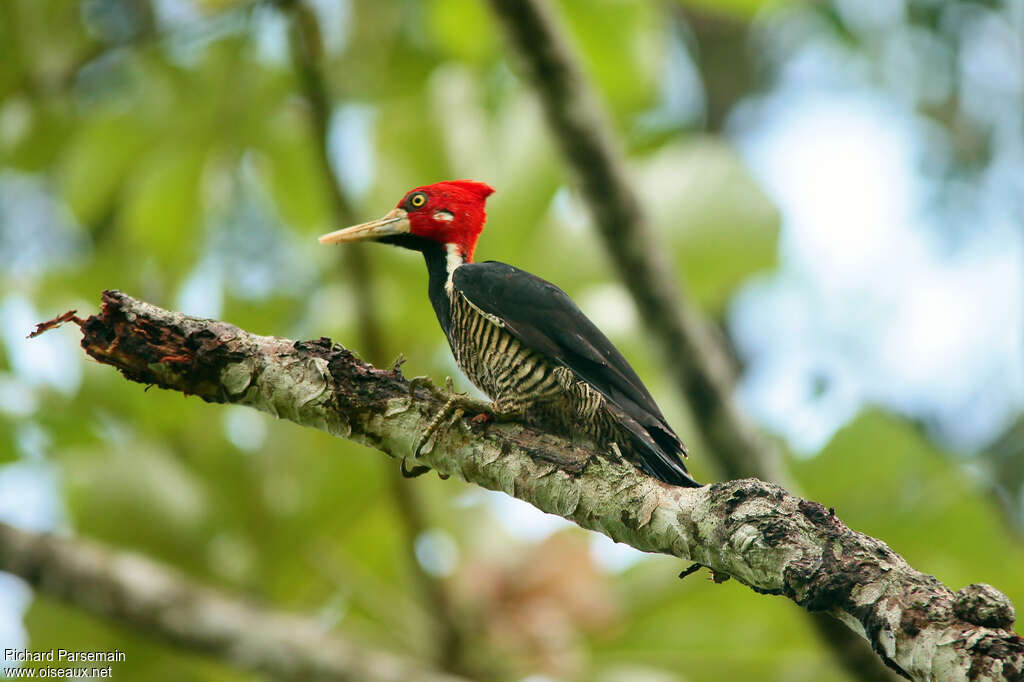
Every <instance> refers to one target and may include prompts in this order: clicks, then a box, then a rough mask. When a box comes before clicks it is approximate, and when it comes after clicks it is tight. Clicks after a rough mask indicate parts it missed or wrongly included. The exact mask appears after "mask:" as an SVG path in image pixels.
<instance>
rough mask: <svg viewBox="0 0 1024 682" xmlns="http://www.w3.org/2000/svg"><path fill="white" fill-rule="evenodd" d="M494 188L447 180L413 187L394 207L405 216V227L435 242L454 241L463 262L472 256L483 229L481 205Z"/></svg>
mask: <svg viewBox="0 0 1024 682" xmlns="http://www.w3.org/2000/svg"><path fill="white" fill-rule="evenodd" d="M491 194H494V188H493V187H491V186H490V185H486V184H484V183H482V182H473V181H472V180H449V181H447V182H438V183H435V184H433V185H424V186H423V187H417V188H416V189H414V190H411V191H410V192H409V193H408V194H406V195H405V196H404V197H403V198H402V200H401V201H400V202H398V206H397V208H399V209H401V210H404V211H405V212H406V213H407V214H408V216H409V226H410V229H409V231H410V232H411V233H412V234H414V235H416V236H418V237H423V238H424V239H430V240H431V241H435V242H438V243H439V244H457V245H458V246H459V249H460V251H461V252H462V255H463V257H464V258H465V259H466V262H471V261H472V260H473V251H474V250H475V249H476V240H477V239H478V238H479V237H480V233H481V232H482V231H483V229H484V222H486V221H487V212H486V211H485V210H484V205H485V204H486V202H487V197H489V196H490V195H491Z"/></svg>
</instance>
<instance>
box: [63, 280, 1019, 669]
mask: <svg viewBox="0 0 1024 682" xmlns="http://www.w3.org/2000/svg"><path fill="white" fill-rule="evenodd" d="M62 318H63V319H68V320H73V321H75V322H77V323H78V324H79V325H80V327H81V330H82V334H83V339H82V347H83V348H84V349H85V351H86V352H87V353H88V354H89V355H91V356H92V357H93V358H95V359H96V360H98V361H99V362H101V363H104V364H109V365H112V366H114V367H116V368H118V369H119V370H120V371H121V372H122V373H123V374H124V375H125V376H126V377H127V378H129V379H131V380H133V381H138V382H141V383H144V384H153V385H156V386H159V387H161V388H167V389H172V390H177V391H181V392H184V393H186V394H193V395H197V396H198V397H200V398H202V399H203V400H206V401H208V402H216V403H234V404H240V405H247V406H250V407H253V408H255V409H259V410H262V411H265V412H268V413H270V414H273V415H275V416H278V417H282V418H285V419H289V420H291V421H294V422H296V423H298V424H302V425H305V426H311V427H314V428H318V429H321V430H323V431H326V432H328V433H331V434H333V435H335V436H339V437H342V438H349V439H351V440H355V441H357V442H361V443H364V444H366V445H369V446H370V447H373V448H376V449H378V450H380V451H382V452H384V453H386V454H389V455H391V456H392V457H408V458H412V457H413V450H414V447H415V444H416V442H417V440H418V438H419V435H420V434H421V433H422V432H423V431H424V429H425V428H426V427H427V424H428V423H429V422H430V421H431V419H432V418H433V416H434V415H435V414H436V413H437V411H438V410H439V409H441V407H442V405H443V404H444V401H445V399H446V397H447V396H446V394H444V392H443V391H440V390H438V389H436V388H433V387H430V386H426V387H425V386H422V385H420V384H411V383H410V382H409V381H407V380H406V379H405V378H404V377H402V375H401V373H400V371H399V370H398V368H397V367H396V368H394V369H391V370H379V369H376V368H374V367H372V366H370V365H368V364H366V363H364V362H362V361H360V360H359V359H358V358H357V357H356V356H355V355H354V354H353V353H352V352H350V351H348V350H346V349H345V348H342V347H340V346H337V345H334V344H332V343H331V342H330V341H329V340H328V339H320V340H318V341H298V342H293V341H290V340H288V339H283V338H278V337H266V336H257V335H254V334H250V333H248V332H245V331H243V330H241V329H239V328H237V327H234V326H232V325H230V324H227V323H225V322H217V321H212V320H203V319H198V318H193V317H189V316H186V315H184V314H182V313H176V312H170V311H167V310H163V309H161V308H158V307H156V306H153V305H150V304H148V303H144V302H141V301H138V300H135V299H133V298H131V297H129V296H127V295H125V294H122V293H120V292H116V291H108V292H104V294H103V307H102V311H101V313H100V314H99V315H97V316H92V317H89V318H88V319H85V320H78V319H77V318H74V317H73V316H67V315H65V316H62ZM43 326H46V325H45V324H44V325H43ZM49 326H52V325H49ZM417 461H418V462H419V463H421V464H426V465H429V466H431V467H433V468H434V469H436V470H437V471H438V472H439V473H442V474H447V475H454V476H458V477H460V478H462V479H464V480H466V481H469V482H472V483H476V484H477V485H480V486H482V487H485V488H489V489H491V490H500V491H503V492H505V493H507V494H509V495H513V496H515V497H518V498H519V499H522V500H525V501H527V502H529V503H531V504H533V505H534V506H536V507H537V508H538V509H541V510H543V511H546V512H549V513H553V514H558V515H560V516H563V517H565V518H567V519H569V520H571V521H574V522H576V523H577V524H579V525H580V526H582V527H584V528H589V529H591V530H596V531H598V532H601V533H604V534H605V535H608V536H609V537H611V538H612V539H613V540H616V541H618V542H624V543H626V544H629V545H631V546H633V547H635V548H637V549H640V550H643V551H647V552H659V553H663V554H668V555H671V556H676V557H679V558H680V559H684V560H687V561H692V562H696V563H699V564H701V565H702V566H706V567H708V568H710V569H711V570H713V571H714V572H715V573H716V574H717V575H719V576H731V577H733V578H735V579H736V580H738V581H739V582H741V583H743V584H745V585H747V586H749V587H750V588H751V589H753V590H754V591H755V592H758V593H761V594H772V595H781V596H784V597H787V598H789V599H791V600H792V601H794V602H795V603H797V604H799V605H800V606H802V607H803V608H805V609H806V610H808V611H810V612H827V613H829V614H831V615H833V616H835V617H836V618H838V619H839V620H840V621H842V622H843V623H844V624H845V625H846V626H848V627H849V628H850V629H851V630H853V631H854V632H856V633H857V634H859V635H861V636H862V637H865V638H866V639H867V640H868V641H869V642H870V643H871V645H872V648H873V649H874V650H875V652H876V653H878V655H879V656H880V657H881V658H882V660H883V661H885V663H886V664H887V665H889V666H890V667H892V668H893V669H894V670H896V671H898V672H900V674H902V675H904V676H906V677H908V678H910V679H915V680H936V679H939V680H972V681H973V680H979V681H980V680H1020V679H1022V676H1024V640H1022V639H1021V638H1020V637H1019V636H1018V635H1017V634H1015V633H1014V632H1012V631H1011V630H1010V629H1009V628H1010V627H1011V626H1012V623H1013V620H1014V618H1015V615H1014V611H1013V606H1012V604H1010V602H1009V600H1008V599H1007V598H1006V597H1005V596H1004V595H1002V594H1001V593H999V592H998V591H996V590H995V589H994V588H992V587H990V586H987V585H971V586H968V587H965V588H963V589H961V590H960V591H958V592H953V591H952V590H950V589H949V588H947V587H946V586H944V585H943V584H942V583H940V582H939V581H938V580H937V579H935V578H934V577H932V576H929V575H925V574H923V573H921V572H919V571H917V570H915V569H914V568H912V567H911V566H909V565H908V564H907V563H906V561H904V560H903V559H902V558H901V557H900V556H899V555H897V554H896V553H895V552H893V551H892V550H891V549H890V548H889V547H888V546H887V545H886V544H885V543H884V542H882V541H880V540H876V539H874V538H871V537H868V536H866V535H863V534H861V533H857V532H855V531H852V530H850V529H849V528H847V527H846V526H845V525H844V524H843V523H842V522H841V521H840V520H839V519H838V518H837V517H836V516H835V515H834V513H833V512H832V511H831V510H829V509H826V508H825V507H823V506H822V505H820V504H818V503H816V502H811V501H809V500H805V499H801V498H798V497H795V496H793V495H790V494H789V493H787V492H786V491H785V490H784V489H783V488H781V487H779V486H778V485H775V484H772V483H766V482H764V481H761V480H757V479H743V480H734V481H728V482H724V483H716V484H713V485H708V486H704V487H702V488H696V489H691V488H679V487H674V486H670V485H667V484H664V483H662V482H660V481H657V480H656V479H653V478H651V477H648V476H645V475H643V474H642V473H640V472H639V471H638V470H636V469H635V468H634V467H633V466H632V465H630V464H628V463H623V462H619V463H615V462H612V461H610V460H609V459H607V458H606V457H605V456H604V453H601V452H600V451H598V450H596V449H595V448H594V446H593V445H590V444H587V443H580V442H572V441H569V440H567V439H565V438H563V437H562V436H560V435H558V434H552V433H546V432H543V431H539V430H537V429H533V428H530V427H527V426H524V425H521V424H514V423H513V424H493V423H491V424H486V423H485V424H476V423H474V422H472V421H471V420H468V419H458V420H456V421H455V423H453V424H452V426H451V427H449V428H445V429H441V430H439V431H438V432H437V433H436V434H435V436H433V437H432V438H431V441H430V442H429V443H428V444H427V446H426V447H424V448H423V451H422V452H421V454H420V456H419V458H417Z"/></svg>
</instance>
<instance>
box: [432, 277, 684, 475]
mask: <svg viewBox="0 0 1024 682" xmlns="http://www.w3.org/2000/svg"><path fill="white" fill-rule="evenodd" d="M452 284H453V286H454V287H455V289H456V290H457V291H459V292H460V293H462V295H464V296H465V297H466V298H467V299H468V300H469V302H470V303H472V304H473V305H475V306H476V307H477V308H479V309H480V310H482V311H484V312H485V313H488V314H489V315H494V316H495V317H497V318H499V319H501V321H502V322H503V323H504V324H505V329H506V330H508V331H509V332H510V333H511V334H512V335H513V336H515V337H516V338H517V339H519V341H520V342H521V343H523V344H525V345H527V346H529V347H530V348H532V349H533V350H535V351H537V352H539V353H542V354H544V355H545V356H546V357H549V358H552V359H553V360H555V361H556V362H558V363H560V364H561V365H563V366H565V367H567V368H568V369H570V370H572V372H573V373H574V374H575V375H576V376H577V377H578V378H579V379H581V380H583V381H585V382H587V383H588V384H590V385H591V386H592V387H593V388H595V389H596V390H597V391H598V392H600V393H601V394H602V395H603V396H604V397H605V402H606V403H607V404H608V407H609V409H610V410H611V411H612V413H613V414H614V415H615V417H616V418H617V420H618V421H619V423H620V424H622V425H623V426H624V427H626V428H627V429H628V430H629V431H630V432H631V433H632V434H633V435H634V436H635V438H636V441H637V444H638V445H639V446H640V447H638V448H635V450H636V451H637V454H638V455H639V456H640V457H641V465H642V468H643V469H644V470H645V471H647V472H648V473H650V474H652V475H654V476H656V477H658V478H660V479H661V480H663V481H666V482H668V483H673V484H676V485H690V486H694V485H699V484H698V483H696V482H695V481H694V480H693V478H691V477H690V474H689V473H688V472H687V470H686V466H685V465H684V464H683V462H682V460H681V459H680V455H682V456H685V455H686V447H685V446H684V445H683V443H682V441H680V440H679V436H677V435H676V433H675V431H673V430H672V427H671V426H669V425H668V423H667V422H666V421H665V417H664V415H662V413H661V410H660V409H659V408H658V405H657V404H656V403H655V402H654V398H652V397H651V394H650V392H649V391H648V390H647V387H646V386H644V384H643V382H642V381H640V377H638V376H637V374H636V372H635V371H634V370H633V368H632V367H630V365H629V363H628V362H626V358H624V357H622V353H620V352H619V350H618V349H617V348H616V347H615V346H614V345H612V342H611V341H609V340H608V337H606V336H605V335H604V334H603V333H602V332H601V330H600V329H598V328H597V327H596V326H595V325H594V323H593V322H591V321H590V320H589V319H588V318H587V316H586V315H584V314H583V311H582V310H580V309H579V307H578V306H577V305H576V304H575V303H573V301H572V299H571V298H569V296H568V295H567V294H566V293H565V292H564V291H562V290H561V289H559V288H558V287H556V286H555V285H554V284H551V283H550V282H547V281H545V280H543V279H541V278H540V277H537V276H535V275H531V274H530V273H528V272H525V271H523V270H520V269H518V268H515V267H512V266H511V265H506V264H505V263H497V262H495V261H487V262H485V263H467V264H466V265H463V266H461V267H459V268H456V270H455V272H454V276H453V279H452Z"/></svg>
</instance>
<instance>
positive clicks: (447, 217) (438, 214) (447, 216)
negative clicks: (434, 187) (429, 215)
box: [434, 210, 455, 223]
mask: <svg viewBox="0 0 1024 682" xmlns="http://www.w3.org/2000/svg"><path fill="white" fill-rule="evenodd" d="M434 220H440V221H442V222H445V223H450V222H451V221H453V220H455V216H454V215H452V212H451V211H445V210H440V211H434Z"/></svg>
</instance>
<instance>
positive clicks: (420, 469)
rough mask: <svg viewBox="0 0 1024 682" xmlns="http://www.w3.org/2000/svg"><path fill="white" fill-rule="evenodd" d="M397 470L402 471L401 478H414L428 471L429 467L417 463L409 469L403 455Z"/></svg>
mask: <svg viewBox="0 0 1024 682" xmlns="http://www.w3.org/2000/svg"><path fill="white" fill-rule="evenodd" d="M398 468H399V470H400V471H401V472H402V478H416V477H417V476H422V475H423V474H425V473H427V472H428V471H430V467H428V466H423V465H421V464H417V465H416V466H414V467H413V468H411V469H409V468H408V467H407V466H406V460H405V457H403V458H402V461H401V463H400V464H399V465H398Z"/></svg>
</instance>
